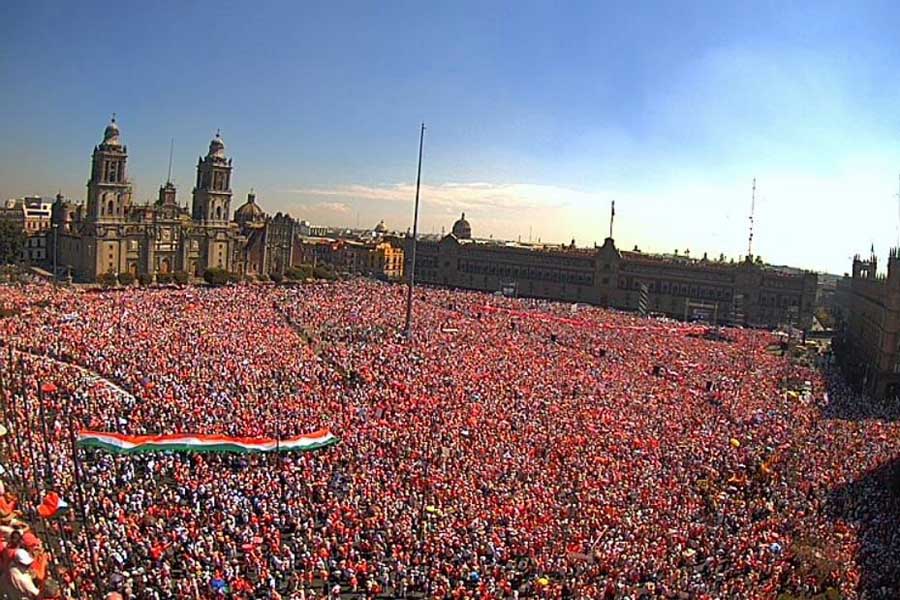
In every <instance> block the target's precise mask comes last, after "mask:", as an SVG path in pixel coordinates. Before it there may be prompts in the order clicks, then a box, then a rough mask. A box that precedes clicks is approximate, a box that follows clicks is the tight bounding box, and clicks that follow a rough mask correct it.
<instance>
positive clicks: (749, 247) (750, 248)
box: [747, 177, 756, 259]
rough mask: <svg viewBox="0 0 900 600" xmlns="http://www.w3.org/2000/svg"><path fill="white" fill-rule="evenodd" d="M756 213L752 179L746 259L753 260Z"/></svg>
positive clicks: (754, 186)
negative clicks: (754, 214) (754, 217)
mask: <svg viewBox="0 0 900 600" xmlns="http://www.w3.org/2000/svg"><path fill="white" fill-rule="evenodd" d="M755 211H756V177H754V178H753V195H752V196H751V198H750V237H749V239H748V240H747V258H748V259H752V258H753V213H754V212H755Z"/></svg>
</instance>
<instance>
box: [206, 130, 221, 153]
mask: <svg viewBox="0 0 900 600" xmlns="http://www.w3.org/2000/svg"><path fill="white" fill-rule="evenodd" d="M209 156H215V157H218V158H225V142H224V141H222V136H221V135H219V132H218V131H216V137H214V138H213V139H212V141H211V142H210V143H209Z"/></svg>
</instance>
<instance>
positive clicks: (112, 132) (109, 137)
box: [103, 115, 121, 146]
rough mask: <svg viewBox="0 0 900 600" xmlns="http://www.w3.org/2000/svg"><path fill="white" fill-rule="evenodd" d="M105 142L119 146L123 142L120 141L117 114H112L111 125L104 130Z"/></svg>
mask: <svg viewBox="0 0 900 600" xmlns="http://www.w3.org/2000/svg"><path fill="white" fill-rule="evenodd" d="M103 143H104V144H109V145H110V146H118V145H119V144H120V143H121V142H119V126H118V125H117V124H116V115H113V116H112V119H110V121H109V125H107V126H106V129H105V130H104V131H103Z"/></svg>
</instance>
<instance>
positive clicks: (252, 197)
mask: <svg viewBox="0 0 900 600" xmlns="http://www.w3.org/2000/svg"><path fill="white" fill-rule="evenodd" d="M265 216H266V213H264V212H263V209H261V208H260V207H259V204H257V203H256V194H254V193H253V192H251V193H249V194H247V201H246V202H245V203H244V204H242V205H241V206H240V207H238V209H237V210H236V211H234V220H235V221H237V222H238V223H241V224H243V223H248V222H255V221H262V220H263V219H265Z"/></svg>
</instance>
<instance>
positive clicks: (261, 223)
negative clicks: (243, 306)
mask: <svg viewBox="0 0 900 600" xmlns="http://www.w3.org/2000/svg"><path fill="white" fill-rule="evenodd" d="M127 163H128V148H127V147H126V146H125V145H124V144H123V143H122V140H121V132H120V130H119V126H118V124H117V123H116V121H115V118H113V120H112V121H111V122H110V123H109V125H108V126H107V127H106V129H105V131H104V133H103V141H102V142H101V143H100V144H99V145H97V146H95V147H94V152H93V156H92V161H91V174H90V179H89V180H88V183H87V201H86V202H85V203H83V204H81V203H73V202H69V201H67V200H65V199H64V198H63V197H62V196H57V199H56V202H55V203H54V204H53V211H52V222H53V225H54V227H56V228H57V236H56V239H57V243H58V245H59V247H58V261H59V270H60V271H61V272H63V273H65V272H66V271H68V272H69V273H71V275H72V276H73V278H74V279H75V280H77V281H96V279H97V277H98V276H100V275H101V274H104V273H111V274H113V275H119V274H121V273H126V272H127V273H131V274H132V275H135V276H138V275H146V276H151V277H153V276H157V275H160V274H166V273H173V272H176V271H181V272H185V273H187V274H189V275H191V276H194V277H197V276H200V275H202V274H203V272H204V271H205V270H207V269H211V268H218V269H224V270H226V271H229V272H233V273H237V274H239V275H244V274H252V273H265V272H268V269H269V268H270V267H272V266H273V265H274V266H277V267H278V268H281V266H282V264H283V261H277V263H276V261H273V260H271V258H270V257H271V255H273V254H275V255H277V256H279V257H281V256H283V253H284V250H283V248H282V246H284V245H285V240H284V239H283V238H284V236H285V231H284V230H285V229H287V228H286V227H285V223H287V222H290V223H291V224H293V222H294V221H293V219H291V218H290V217H288V216H287V215H284V216H279V218H278V220H277V221H278V222H277V223H275V222H274V220H273V219H272V218H270V217H269V216H268V215H266V214H265V213H264V212H263V211H262V210H261V209H260V208H259V207H258V206H257V205H256V204H255V195H253V194H252V193H251V195H250V197H249V198H248V201H247V203H246V204H245V205H243V206H242V207H241V208H240V209H239V210H238V211H236V213H235V219H234V220H232V219H231V201H232V191H231V178H232V174H233V165H232V161H231V159H230V158H228V157H227V155H226V153H225V143H224V141H223V140H222V138H221V136H220V135H219V133H218V132H217V133H216V135H215V137H214V138H213V139H212V141H211V142H210V143H209V149H208V151H207V153H206V155H205V156H201V157H199V159H198V161H197V176H196V181H195V183H194V188H193V191H192V198H191V207H190V210H189V209H188V208H187V207H185V206H182V205H181V204H179V203H178V200H177V190H176V188H175V185H174V184H173V183H172V182H171V181H166V183H165V184H163V185H162V186H160V188H159V193H158V197H157V199H156V201H155V202H153V203H148V204H142V205H139V204H135V203H134V202H133V190H132V185H131V182H130V181H129V179H128V172H127ZM270 229H274V230H276V233H275V234H274V235H273V233H272V231H270ZM290 229H291V230H292V229H293V226H291V228H290ZM267 234H268V235H267ZM251 239H254V240H260V241H261V242H262V249H260V242H259V241H257V243H256V244H248V241H249V240H251ZM273 239H274V240H275V241H277V243H278V245H279V248H278V249H277V250H275V249H270V248H267V247H268V246H271V245H272V244H273V241H272V240H273ZM267 249H269V250H271V251H270V252H267V251H266V250H267ZM55 251H56V250H55V249H54V248H51V249H49V252H48V254H49V253H52V252H55Z"/></svg>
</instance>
